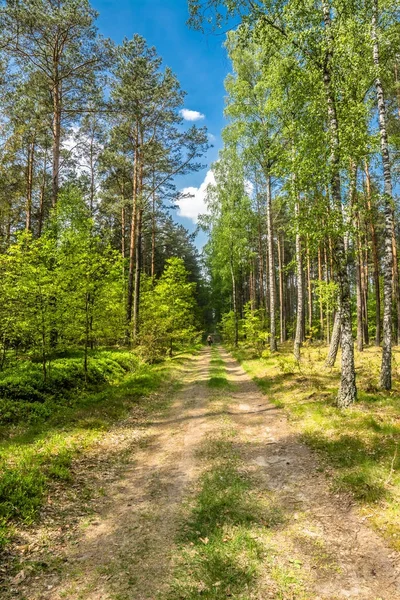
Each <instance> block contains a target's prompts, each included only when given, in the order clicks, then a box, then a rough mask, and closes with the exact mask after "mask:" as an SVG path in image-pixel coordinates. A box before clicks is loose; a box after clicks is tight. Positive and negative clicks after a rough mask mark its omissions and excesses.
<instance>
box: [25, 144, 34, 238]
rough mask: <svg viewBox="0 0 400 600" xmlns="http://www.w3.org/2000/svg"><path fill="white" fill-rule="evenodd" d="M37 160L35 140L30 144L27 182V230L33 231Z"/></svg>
mask: <svg viewBox="0 0 400 600" xmlns="http://www.w3.org/2000/svg"><path fill="white" fill-rule="evenodd" d="M34 160H35V140H34V139H33V140H32V142H31V143H30V144H29V148H28V164H27V181H26V188H27V189H26V219H25V229H26V231H31V229H32V194H33V167H34Z"/></svg>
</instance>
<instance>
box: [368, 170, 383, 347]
mask: <svg viewBox="0 0 400 600" xmlns="http://www.w3.org/2000/svg"><path fill="white" fill-rule="evenodd" d="M364 172H365V184H366V198H367V208H368V220H369V226H370V232H371V246H372V260H373V264H374V289H375V325H376V333H375V345H376V346H379V345H380V343H381V289H380V280H379V258H378V239H377V235H376V229H375V223H374V215H373V214H372V200H371V176H370V173H369V166H368V163H367V162H365V165H364Z"/></svg>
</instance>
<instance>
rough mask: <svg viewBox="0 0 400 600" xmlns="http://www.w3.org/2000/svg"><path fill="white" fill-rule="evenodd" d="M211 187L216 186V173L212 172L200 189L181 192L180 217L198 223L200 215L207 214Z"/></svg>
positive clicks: (178, 201) (179, 201)
mask: <svg viewBox="0 0 400 600" xmlns="http://www.w3.org/2000/svg"><path fill="white" fill-rule="evenodd" d="M209 185H215V177H214V173H213V172H212V171H211V170H210V171H208V172H207V175H206V176H205V178H204V181H203V183H202V184H201V185H200V187H198V188H196V187H186V188H183V190H181V193H180V197H179V198H178V200H177V205H178V207H179V210H178V215H179V216H180V217H186V218H187V219H191V220H192V221H193V223H197V221H198V218H199V215H202V214H205V213H207V206H206V202H205V200H206V196H207V188H208V186H209Z"/></svg>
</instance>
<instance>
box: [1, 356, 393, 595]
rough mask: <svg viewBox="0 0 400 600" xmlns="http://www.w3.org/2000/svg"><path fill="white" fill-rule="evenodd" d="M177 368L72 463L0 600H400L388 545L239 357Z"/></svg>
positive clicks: (22, 537) (20, 548) (22, 546)
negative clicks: (169, 380)
mask: <svg viewBox="0 0 400 600" xmlns="http://www.w3.org/2000/svg"><path fill="white" fill-rule="evenodd" d="M181 375H182V381H181V386H180V389H179V390H178V391H176V389H175V390H172V391H171V392H170V393H171V398H170V402H169V403H166V402H164V403H163V405H162V406H161V408H160V409H159V410H158V411H156V412H155V413H153V414H152V415H151V417H150V418H149V417H147V418H146V419H145V420H141V419H140V418H139V417H138V415H137V414H136V413H135V414H134V415H132V416H131V417H128V418H127V419H125V420H124V421H122V422H120V423H119V424H118V425H116V426H115V427H114V428H112V429H111V430H110V431H108V432H107V433H106V435H105V436H104V437H103V438H102V439H101V441H99V443H98V444H97V446H96V447H95V448H92V449H91V451H90V452H88V453H86V455H85V456H84V457H80V458H77V459H76V462H75V464H74V468H73V472H74V478H73V480H72V482H71V483H70V484H69V486H68V485H65V484H64V485H61V484H60V486H59V487H58V489H54V490H53V491H52V494H51V495H50V496H49V501H48V505H47V508H46V510H45V511H44V512H43V515H42V519H41V523H39V524H38V525H36V526H35V527H32V528H26V530H25V531H21V532H20V533H19V538H18V540H17V541H16V542H15V544H14V545H13V547H12V549H11V550H10V552H11V553H14V558H13V560H14V562H13V563H12V565H13V566H12V574H11V575H9V576H8V577H7V576H6V577H5V584H4V587H3V589H2V590H1V594H2V595H1V597H2V600H9V599H11V598H13V599H14V598H18V599H20V600H61V599H66V600H180V599H181V600H194V599H196V598H198V599H200V598H205V599H208V600H224V599H225V598H227V599H234V600H266V599H268V598H274V599H277V600H278V599H280V600H312V599H313V600H317V599H329V600H334V599H337V600H339V599H342V598H343V599H344V598H353V599H358V600H367V599H368V600H379V599H381V600H397V599H399V600H400V559H399V554H398V552H396V550H394V549H393V547H390V546H389V545H388V544H387V543H386V541H384V540H383V538H381V537H380V536H379V535H378V534H377V533H376V532H375V531H374V530H373V529H372V528H370V527H368V522H367V519H366V516H365V515H363V514H361V513H360V511H359V508H358V506H357V505H356V504H355V501H354V499H353V497H352V496H350V495H349V494H347V493H344V492H343V491H333V490H332V487H331V485H330V482H329V479H328V478H327V476H326V474H327V473H328V474H329V471H327V470H326V469H325V466H324V464H323V462H321V461H320V460H319V458H318V457H317V455H316V454H315V453H313V452H312V451H311V450H310V449H309V448H308V446H307V445H306V444H304V443H303V442H302V441H301V440H300V437H299V433H298V431H297V429H296V428H295V427H294V426H293V425H292V424H291V422H290V420H289V419H288V416H287V413H286V412H285V411H284V410H283V409H282V408H280V407H279V406H275V405H274V404H273V403H271V402H270V398H269V397H268V393H267V394H263V392H262V390H260V388H259V387H257V385H256V383H254V382H253V381H252V379H251V378H250V376H249V375H248V374H247V373H246V372H245V370H244V369H243V368H242V367H241V366H240V365H239V364H238V363H237V362H236V360H235V359H233V358H232V357H231V356H230V355H229V354H228V353H227V352H226V351H224V350H222V349H213V350H212V351H210V350H209V349H204V350H203V351H201V352H200V354H198V355H196V356H193V357H191V358H190V359H187V360H186V362H185V363H183V366H182V371H181ZM167 404H169V406H167ZM87 489H89V490H90V489H92V490H93V489H94V490H96V493H92V494H85V490H87ZM71 490H74V492H73V493H72V492H71ZM82 505H84V507H85V510H82ZM10 564H11V563H10Z"/></svg>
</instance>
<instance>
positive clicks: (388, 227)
mask: <svg viewBox="0 0 400 600" xmlns="http://www.w3.org/2000/svg"><path fill="white" fill-rule="evenodd" d="M377 27H378V0H374V3H373V16H372V41H373V58H374V64H375V69H376V78H375V88H376V96H377V102H378V112H379V131H380V138H381V155H382V163H383V179H384V195H383V205H384V213H385V233H384V246H385V250H384V260H383V340H382V366H381V378H380V385H381V387H382V388H383V389H385V390H390V389H391V387H392V298H393V288H392V272H393V245H392V243H393V230H394V227H393V191H392V177H391V170H390V157H389V146H388V137H387V129H386V107H385V97H384V92H383V86H382V82H381V79H380V59H379V43H378V34H377Z"/></svg>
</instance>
